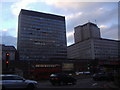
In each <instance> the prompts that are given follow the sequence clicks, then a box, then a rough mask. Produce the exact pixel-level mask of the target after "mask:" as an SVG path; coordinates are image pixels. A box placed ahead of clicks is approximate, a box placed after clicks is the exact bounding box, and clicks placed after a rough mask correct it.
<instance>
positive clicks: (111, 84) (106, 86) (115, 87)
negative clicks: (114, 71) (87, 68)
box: [103, 82, 120, 90]
mask: <svg viewBox="0 0 120 90" xmlns="http://www.w3.org/2000/svg"><path fill="white" fill-rule="evenodd" d="M103 88H110V89H117V90H120V87H118V86H117V85H115V84H114V82H108V83H106V84H105V85H104V86H103Z"/></svg>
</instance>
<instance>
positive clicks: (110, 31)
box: [101, 24, 118, 40]
mask: <svg viewBox="0 0 120 90" xmlns="http://www.w3.org/2000/svg"><path fill="white" fill-rule="evenodd" d="M101 34H102V37H103V38H108V39H114V40H118V25H117V24H113V25H112V26H110V27H109V28H106V29H105V30H101Z"/></svg>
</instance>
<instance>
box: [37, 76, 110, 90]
mask: <svg viewBox="0 0 120 90" xmlns="http://www.w3.org/2000/svg"><path fill="white" fill-rule="evenodd" d="M106 83H108V81H94V80H93V79H92V78H84V79H78V80H77V84H76V85H61V86H53V85H52V84H51V83H50V82H49V80H45V81H39V82H38V88H108V87H107V86H106Z"/></svg>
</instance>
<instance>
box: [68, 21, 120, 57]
mask: <svg viewBox="0 0 120 90" xmlns="http://www.w3.org/2000/svg"><path fill="white" fill-rule="evenodd" d="M74 35H75V43H74V44H73V45H70V46H68V48H67V51H68V52H67V54H68V58H76V59H113V58H114V59H117V58H118V42H119V41H117V40H110V39H103V38H101V36H100V29H99V28H98V27H97V25H96V24H93V23H90V22H88V23H86V24H84V25H81V26H78V27H75V34H74Z"/></svg>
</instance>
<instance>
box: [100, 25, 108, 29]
mask: <svg viewBox="0 0 120 90" xmlns="http://www.w3.org/2000/svg"><path fill="white" fill-rule="evenodd" d="M106 28H108V26H106V25H100V29H106Z"/></svg>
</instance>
